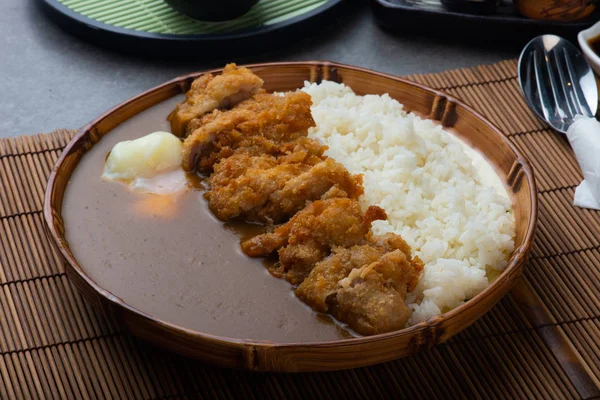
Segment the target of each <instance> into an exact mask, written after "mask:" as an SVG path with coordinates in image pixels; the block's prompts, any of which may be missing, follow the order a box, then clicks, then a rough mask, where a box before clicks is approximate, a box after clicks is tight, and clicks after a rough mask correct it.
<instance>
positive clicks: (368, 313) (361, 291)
mask: <svg viewBox="0 0 600 400" xmlns="http://www.w3.org/2000/svg"><path fill="white" fill-rule="evenodd" d="M418 265H419V266H421V264H418ZM421 267H422V266H421ZM419 272H420V270H419ZM415 273H416V268H415V267H414V266H413V264H411V263H410V261H409V259H408V258H407V256H406V254H404V253H403V252H402V251H400V250H395V251H393V252H390V253H387V254H385V255H383V256H382V257H381V258H380V259H379V260H378V261H375V262H373V263H371V264H368V265H364V266H363V267H361V268H359V269H353V270H352V272H350V275H349V276H348V277H347V278H345V279H343V280H341V281H340V282H339V289H338V290H337V291H336V293H335V296H333V297H332V298H331V299H330V301H329V308H328V311H329V313H331V315H333V316H334V317H336V318H337V319H338V320H340V321H342V322H345V323H347V324H348V325H349V326H350V328H352V329H353V330H355V331H356V332H358V333H360V334H362V335H375V334H378V333H385V332H391V331H395V330H398V329H402V328H403V327H404V325H405V324H406V322H407V321H408V318H409V317H410V314H411V311H410V309H409V308H408V307H407V306H406V303H405V299H406V292H407V288H408V285H407V280H411V279H412V277H413V276H414V275H415ZM417 276H418V275H417Z"/></svg>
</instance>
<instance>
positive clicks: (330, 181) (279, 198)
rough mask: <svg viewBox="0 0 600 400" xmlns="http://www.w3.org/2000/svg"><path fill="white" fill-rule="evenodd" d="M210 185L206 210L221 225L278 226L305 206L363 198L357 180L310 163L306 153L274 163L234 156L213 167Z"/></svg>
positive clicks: (327, 164) (328, 164)
mask: <svg viewBox="0 0 600 400" xmlns="http://www.w3.org/2000/svg"><path fill="white" fill-rule="evenodd" d="M289 160H292V161H289ZM209 183H210V186H211V190H210V191H209V192H208V193H206V198H207V199H208V201H209V207H210V209H211V211H212V212H213V213H214V214H215V215H216V216H217V218H219V219H221V220H223V221H226V220H228V219H230V218H233V217H237V216H242V217H244V219H246V220H247V221H260V222H267V223H278V222H282V221H285V220H287V219H288V218H289V217H291V216H292V215H294V214H295V213H296V212H298V211H299V210H301V209H303V208H304V207H305V206H306V204H307V202H309V201H313V200H318V199H320V198H321V197H324V196H325V197H326V198H335V197H350V198H357V197H358V196H360V195H361V194H362V185H361V183H362V182H361V177H360V176H353V175H350V174H349V173H348V171H347V170H346V169H345V168H344V167H343V166H342V165H341V164H339V163H337V162H335V161H333V160H332V159H328V160H325V161H323V162H320V160H319V162H317V163H314V160H313V158H312V156H311V155H310V154H308V155H307V154H304V155H300V156H298V155H297V154H296V153H291V154H289V155H287V156H284V157H279V158H276V157H274V156H269V155H262V156H250V155H248V154H244V153H238V152H236V153H235V154H234V155H232V156H231V157H229V158H227V159H224V160H222V161H221V162H219V163H218V164H216V165H215V171H214V173H213V174H212V175H211V177H210V178H209Z"/></svg>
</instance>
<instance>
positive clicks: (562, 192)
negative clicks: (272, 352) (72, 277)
mask: <svg viewBox="0 0 600 400" xmlns="http://www.w3.org/2000/svg"><path fill="white" fill-rule="evenodd" d="M410 79H413V80H415V81H418V82H421V83H425V84H427V85H430V86H433V87H435V88H438V89H443V90H445V91H447V92H448V93H450V94H453V95H455V96H457V97H459V98H461V99H463V100H464V101H465V102H467V103H468V104H470V105H472V106H473V107H474V108H476V109H477V110H479V111H480V112H482V113H483V114H484V115H486V116H487V117H488V118H489V119H490V120H491V121H492V122H494V123H495V124H496V125H498V126H499V127H500V128H501V129H502V130H503V132H504V133H505V134H506V135H507V136H508V137H509V138H510V140H511V141H512V142H513V143H514V144H515V145H516V146H517V147H518V148H519V149H521V150H522V151H523V153H524V154H525V155H526V156H527V157H528V158H529V159H530V160H531V161H532V163H533V164H534V167H535V170H536V179H537V183H538V188H539V191H540V196H539V197H540V204H539V209H540V216H539V228H538V234H537V237H536V239H535V242H534V246H533V251H532V255H531V259H530V262H529V265H528V266H527V268H526V270H525V273H524V276H523V278H522V280H521V281H520V282H519V283H518V284H517V286H516V287H515V289H514V290H513V291H512V292H511V293H509V294H508V295H507V296H506V297H505V298H504V299H503V300H502V301H501V302H500V303H499V304H498V305H497V306H496V307H494V308H493V309H492V311H491V312H489V313H488V314H487V315H485V316H484V317H483V318H481V319H480V320H479V321H478V322H477V323H475V324H474V325H473V326H471V327H469V328H468V329H466V330H465V331H463V332H462V333H461V334H459V335H457V336H456V337H454V338H452V339H451V340H450V341H448V342H447V343H445V344H442V345H439V346H437V347H436V348H433V349H431V350H428V351H424V352H422V353H420V354H418V355H416V356H414V357H411V358H406V359H402V360H397V361H394V362H389V363H386V364H381V365H376V366H372V367H368V368H361V369H356V370H350V371H338V372H331V373H319V374H251V373H246V372H243V371H234V370H226V369H220V368H215V367H212V366H208V365H204V364H202V363H200V362H197V361H194V360H189V359H185V358H183V357H180V356H178V355H175V354H171V353H167V352H165V351H162V350H160V349H157V348H154V347H153V346H150V345H148V344H146V343H143V342H141V341H140V340H138V339H136V338H134V337H131V336H130V335H129V334H128V333H127V332H125V331H123V330H122V329H121V328H120V327H119V326H117V325H115V324H114V323H113V322H112V321H111V320H109V319H107V318H106V317H105V316H104V315H102V314H100V313H98V312H97V311H96V310H95V309H93V308H92V307H91V306H90V305H89V304H87V303H86V302H85V301H84V300H83V299H82V298H81V296H80V295H79V293H78V292H77V291H76V290H75V288H74V287H73V286H72V285H71V284H70V282H69V281H68V279H67V277H66V275H65V270H64V266H63V265H62V262H61V261H60V259H59V257H58V254H56V252H55V251H54V249H53V248H52V247H51V246H50V244H49V242H48V240H47V239H46V236H45V233H44V226H43V218H42V214H41V209H42V200H43V192H44V188H45V183H46V179H47V177H48V174H49V172H50V170H51V168H52V166H53V164H54V163H55V161H56V160H57V158H58V157H59V155H60V152H61V150H62V149H63V148H64V146H65V145H66V144H67V143H68V141H69V140H70V138H71V137H72V135H73V133H74V132H73V131H67V130H58V131H55V132H52V133H50V134H40V135H35V136H22V137H19V138H15V139H2V140H0V222H1V227H0V230H1V235H0V398H1V399H5V398H7V399H11V398H17V399H21V398H41V399H43V398H52V399H58V398H60V399H63V398H74V399H88V398H89V399H104V398H126V399H188V398H190V399H191V398H244V399H263V398H289V399H304V398H319V399H337V398H365V399H373V398H411V399H412V398H451V399H461V398H468V399H471V398H475V399H488V398H511V399H512V398H522V399H529V398H551V399H572V398H595V397H599V396H600V234H599V233H600V213H598V212H595V211H589V210H581V209H578V208H574V207H573V206H572V205H571V204H572V198H573V192H574V188H575V187H576V185H578V184H579V183H580V181H581V179H582V178H581V172H580V171H579V168H578V166H577V162H576V161H575V159H574V157H573V153H572V151H571V149H570V147H569V146H568V143H567V142H566V141H565V140H564V138H562V137H560V136H558V135H557V134H555V133H553V132H552V131H550V130H548V129H547V127H546V126H544V124H542V123H541V122H540V121H538V120H537V119H536V118H535V117H534V116H533V115H532V113H531V112H530V111H529V110H528V109H527V106H526V104H525V102H524V100H523V98H522V96H521V94H520V92H519V88H518V83H517V81H516V62H515V61H514V60H510V61H504V62H501V63H498V64H494V65H488V66H479V67H476V68H471V69H462V70H456V71H448V72H444V73H440V74H430V75H416V76H412V77H410ZM557 165H560V166H561V168H560V169H559V168H556V167H555V166H557ZM357 357H360V354H357Z"/></svg>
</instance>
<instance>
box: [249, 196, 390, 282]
mask: <svg viewBox="0 0 600 400" xmlns="http://www.w3.org/2000/svg"><path fill="white" fill-rule="evenodd" d="M386 218H387V216H386V214H385V211H383V209H381V208H379V207H377V206H371V207H369V208H368V209H367V211H366V212H365V213H363V212H362V210H361V208H360V205H359V204H358V202H357V201H356V200H354V199H348V198H333V199H328V200H317V201H315V202H313V203H311V204H310V205H308V206H307V207H306V208H304V209H303V210H302V211H300V212H298V213H297V214H296V215H294V216H293V217H292V218H291V219H290V220H289V221H288V222H287V223H286V224H284V225H281V226H280V227H278V228H277V229H276V230H275V231H274V232H273V233H267V234H263V235H259V236H255V237H254V238H252V239H250V240H247V241H245V242H244V243H242V250H243V251H244V253H246V254H247V255H249V256H251V257H261V256H266V255H269V254H271V253H273V252H274V251H276V250H278V254H279V271H273V272H274V273H275V274H276V275H277V274H280V275H285V278H286V279H287V280H288V281H289V282H290V283H292V284H299V283H301V282H302V281H303V280H304V279H305V278H306V277H307V276H308V274H309V273H310V271H311V270H312V269H313V267H314V266H315V264H316V263H317V262H319V261H321V260H322V259H324V258H325V257H327V255H329V253H330V251H331V249H332V248H334V247H338V246H341V247H350V246H353V245H355V244H358V243H360V242H361V241H362V240H363V239H364V238H365V236H366V235H367V234H368V233H369V230H370V229H371V223H372V222H373V221H375V220H378V219H386Z"/></svg>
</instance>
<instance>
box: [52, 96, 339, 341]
mask: <svg viewBox="0 0 600 400" xmlns="http://www.w3.org/2000/svg"><path fill="white" fill-rule="evenodd" d="M181 99H182V97H181V96H178V97H175V98H172V99H169V100H167V101H165V102H163V103H160V104H158V105H156V106H154V107H151V108H149V109H148V110H146V111H143V112H142V113H140V114H138V115H137V116H134V117H132V118H131V119H129V120H128V121H126V122H124V123H122V124H121V125H119V126H118V127H116V128H115V129H114V130H113V131H112V132H111V133H110V134H109V135H107V136H105V137H104V138H103V139H102V140H101V141H100V142H99V143H97V144H96V145H95V146H94V147H93V148H92V149H91V150H90V151H89V152H88V153H87V154H86V155H85V156H84V157H83V159H82V160H81V161H80V163H79V165H78V167H77V168H76V169H75V171H74V172H73V175H72V176H71V180H70V182H69V185H68V186H67V190H66V193H65V197H64V202H63V211H62V214H63V218H64V223H65V231H66V237H67V240H68V241H69V245H70V247H71V250H72V252H73V254H74V256H75V257H76V258H77V260H78V261H79V264H80V265H81V267H82V268H83V270H84V271H85V272H86V273H87V274H88V275H89V276H90V277H91V278H92V279H93V280H94V281H95V282H96V283H97V284H98V285H99V286H101V287H102V288H104V289H106V290H108V291H109V292H111V293H112V294H113V295H115V296H117V297H120V298H121V299H122V300H123V301H124V302H125V303H127V304H129V305H131V306H133V307H135V308H137V309H138V310H140V311H143V312H145V313H148V314H150V315H152V316H154V317H156V318H159V319H161V320H164V321H166V322H169V323H172V324H176V325H179V326H181V327H184V328H188V329H193V330H196V331H199V332H203V333H207V334H211V335H217V336H223V337H228V338H235V339H252V340H269V341H278V342H299V341H325V340H336V339H341V338H345V337H349V336H350V334H349V333H348V332H347V331H346V330H344V329H342V328H341V327H340V326H339V325H337V324H336V323H334V322H332V321H331V319H329V317H326V316H324V315H320V314H317V313H315V312H313V311H312V310H311V309H310V308H309V307H308V306H307V305H305V304H304V303H302V302H301V301H300V300H299V299H297V298H296V297H295V295H294V293H293V291H292V288H291V286H290V285H289V284H288V283H287V282H286V281H284V280H282V279H277V278H275V277H273V276H271V275H270V274H269V273H268V272H267V269H266V268H265V266H264V265H263V263H262V261H261V260H260V259H251V258H249V257H247V256H245V255H244V254H243V253H242V252H241V249H240V246H239V242H240V237H242V236H246V235H248V234H250V233H251V232H250V231H248V230H249V229H254V230H255V229H257V227H256V226H248V225H246V224H239V223H228V224H225V226H224V224H223V223H222V222H221V221H219V220H218V219H216V218H215V217H214V216H213V215H212V213H211V212H210V211H209V210H208V205H207V202H206V200H205V199H204V198H203V191H202V190H200V189H198V190H190V191H188V192H185V193H183V194H180V195H179V196H178V197H168V196H154V195H147V194H137V193H133V192H131V191H129V190H128V189H127V187H126V186H124V185H122V184H119V183H114V182H104V181H102V179H101V178H100V176H101V174H102V170H103V167H104V160H105V157H106V156H107V154H108V153H109V152H110V149H111V148H112V147H113V146H114V145H115V144H116V143H117V142H119V141H122V140H129V139H134V138H138V137H141V136H143V135H146V134H148V133H151V132H154V131H158V130H163V131H167V132H169V131H170V128H169V125H168V123H167V121H166V116H167V115H168V114H169V112H170V111H171V110H172V109H173V108H174V107H175V104H176V103H177V102H178V101H181ZM258 229H260V228H258Z"/></svg>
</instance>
